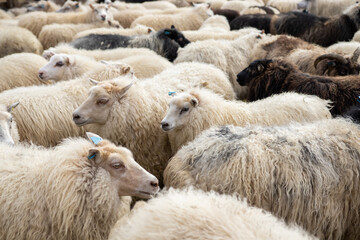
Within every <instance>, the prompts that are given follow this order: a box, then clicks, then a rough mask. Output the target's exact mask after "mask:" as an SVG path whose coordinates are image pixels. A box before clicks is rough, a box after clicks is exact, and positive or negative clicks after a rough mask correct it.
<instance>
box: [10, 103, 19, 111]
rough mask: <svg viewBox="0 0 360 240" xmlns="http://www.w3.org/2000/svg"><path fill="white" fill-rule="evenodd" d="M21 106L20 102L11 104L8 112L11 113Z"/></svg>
mask: <svg viewBox="0 0 360 240" xmlns="http://www.w3.org/2000/svg"><path fill="white" fill-rule="evenodd" d="M19 104H20V102H16V103H14V104H11V105H9V106H7V111H8V112H9V113H10V112H11V111H12V110H13V109H14V108H16V107H17V106H18V105H19Z"/></svg>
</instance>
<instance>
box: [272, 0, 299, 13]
mask: <svg viewBox="0 0 360 240" xmlns="http://www.w3.org/2000/svg"><path fill="white" fill-rule="evenodd" d="M301 1H302V0H269V1H268V2H267V4H266V6H269V7H274V8H276V9H278V10H279V11H280V12H282V13H286V12H290V11H295V10H297V9H298V3H300V2H301Z"/></svg>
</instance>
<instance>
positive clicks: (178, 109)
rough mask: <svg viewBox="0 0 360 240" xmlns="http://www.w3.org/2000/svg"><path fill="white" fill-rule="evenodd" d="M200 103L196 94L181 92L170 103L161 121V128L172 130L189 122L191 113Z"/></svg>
mask: <svg viewBox="0 0 360 240" xmlns="http://www.w3.org/2000/svg"><path fill="white" fill-rule="evenodd" d="M198 104H199V100H198V99H197V98H196V96H194V95H192V94H190V93H181V94H179V95H178V96H175V97H174V98H173V99H172V100H171V101H170V103H169V109H168V111H167V113H166V116H165V117H164V119H163V120H162V121H161V128H162V129H163V130H164V131H171V130H173V129H174V128H176V127H180V126H183V125H185V124H186V123H187V122H189V115H190V113H191V111H193V110H194V108H196V107H197V106H198Z"/></svg>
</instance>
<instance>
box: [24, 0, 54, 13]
mask: <svg viewBox="0 0 360 240" xmlns="http://www.w3.org/2000/svg"><path fill="white" fill-rule="evenodd" d="M49 7H50V5H49V3H48V2H47V1H39V2H37V3H36V4H35V5H33V6H29V7H27V8H26V11H27V12H35V11H42V12H47V11H48V10H49Z"/></svg>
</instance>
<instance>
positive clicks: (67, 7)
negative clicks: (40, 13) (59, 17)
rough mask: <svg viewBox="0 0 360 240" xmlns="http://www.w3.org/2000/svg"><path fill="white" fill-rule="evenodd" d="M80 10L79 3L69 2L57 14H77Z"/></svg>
mask: <svg viewBox="0 0 360 240" xmlns="http://www.w3.org/2000/svg"><path fill="white" fill-rule="evenodd" d="M79 8H80V3H79V2H76V1H71V0H68V1H66V2H65V3H64V4H63V6H62V7H61V8H60V9H59V10H57V11H56V12H58V13H66V12H75V11H77V10H78V9H79Z"/></svg>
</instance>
